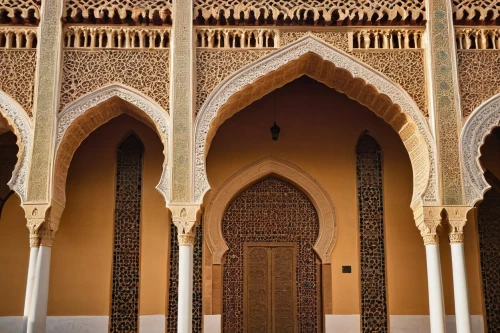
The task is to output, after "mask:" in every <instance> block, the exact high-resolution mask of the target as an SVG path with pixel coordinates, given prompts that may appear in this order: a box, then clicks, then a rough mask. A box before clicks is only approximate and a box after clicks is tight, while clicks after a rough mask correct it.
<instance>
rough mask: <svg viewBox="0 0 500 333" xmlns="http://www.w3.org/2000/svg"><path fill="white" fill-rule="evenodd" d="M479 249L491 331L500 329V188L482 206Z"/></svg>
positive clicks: (491, 191) (479, 224) (488, 323)
mask: <svg viewBox="0 0 500 333" xmlns="http://www.w3.org/2000/svg"><path fill="white" fill-rule="evenodd" d="M478 231H479V252H480V254H481V273H482V277H483V292H484V303H485V306H486V323H487V326H488V332H500V192H498V191H497V190H496V189H491V190H489V191H488V192H486V194H485V195H484V200H483V202H481V204H480V205H479V210H478Z"/></svg>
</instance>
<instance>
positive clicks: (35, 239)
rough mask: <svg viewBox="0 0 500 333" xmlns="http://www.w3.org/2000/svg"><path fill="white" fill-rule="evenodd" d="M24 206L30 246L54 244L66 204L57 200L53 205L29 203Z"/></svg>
mask: <svg viewBox="0 0 500 333" xmlns="http://www.w3.org/2000/svg"><path fill="white" fill-rule="evenodd" d="M23 208H24V211H25V215H26V220H27V224H26V226H27V227H28V230H29V233H30V247H39V246H52V244H53V242H54V237H55V234H56V232H57V229H58V228H59V222H60V220H61V215H62V212H63V210H64V206H63V205H61V204H59V203H55V202H53V203H52V205H49V204H32V203H27V204H24V205H23Z"/></svg>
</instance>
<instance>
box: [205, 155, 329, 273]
mask: <svg viewBox="0 0 500 333" xmlns="http://www.w3.org/2000/svg"><path fill="white" fill-rule="evenodd" d="M268 176H276V177H278V178H284V179H286V180H287V181H289V182H290V183H292V184H294V185H295V186H297V187H298V188H299V189H301V190H302V191H303V192H304V193H305V194H306V195H307V196H308V197H309V199H310V200H311V202H312V203H313V205H314V207H315V208H316V211H317V213H318V219H319V235H318V239H317V240H316V243H315V244H314V251H315V252H316V254H317V255H318V257H319V258H320V259H321V261H322V263H323V264H329V263H330V257H331V254H332V251H333V248H334V246H335V242H336V239H337V230H338V223H337V216H336V213H335V208H334V206H333V202H332V200H331V198H330V196H329V195H328V193H327V192H326V190H325V189H324V188H323V187H322V186H321V185H320V184H319V182H318V181H317V180H316V179H314V178H313V177H312V176H311V175H309V174H308V173H307V172H306V171H304V170H303V169H301V168H299V167H298V166H296V165H294V164H292V163H290V162H288V161H285V160H282V159H279V158H277V157H274V156H271V155H269V156H266V157H265V158H263V159H260V160H258V161H256V162H253V163H251V164H249V165H248V166H246V167H244V168H242V169H240V170H239V171H237V172H235V173H234V174H233V175H231V176H230V177H229V178H228V179H227V180H226V181H225V182H224V183H223V184H222V185H221V187H220V188H219V190H218V191H217V192H216V193H215V195H214V197H213V199H212V200H211V201H210V203H209V205H208V207H207V210H206V214H205V217H204V222H203V223H204V224H205V225H206V226H205V230H206V242H207V245H208V248H209V250H210V252H211V253H212V265H220V264H221V263H222V258H223V256H224V254H225V253H226V251H227V250H228V246H227V244H226V242H225V240H224V237H223V235H222V217H223V215H224V212H225V210H226V209H227V207H228V206H229V204H230V203H231V201H232V200H233V199H234V198H235V197H236V196H237V195H238V194H239V193H241V192H242V191H244V190H245V189H246V188H248V187H249V186H251V185H253V184H255V183H256V182H258V181H259V180H261V179H262V178H265V177H268Z"/></svg>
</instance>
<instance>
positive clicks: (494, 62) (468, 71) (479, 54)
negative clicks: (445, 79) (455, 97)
mask: <svg viewBox="0 0 500 333" xmlns="http://www.w3.org/2000/svg"><path fill="white" fill-rule="evenodd" d="M457 58H458V59H457V60H458V77H459V81H460V100H461V105H462V116H463V117H468V116H470V115H471V113H472V112H473V111H474V110H475V109H476V108H477V107H479V106H480V105H481V104H482V103H484V102H485V101H486V100H488V99H489V98H490V97H493V96H495V95H496V94H498V93H500V77H499V76H498V75H497V73H498V72H500V53H498V52H495V51H479V50H478V51H473V52H467V51H458V52H457Z"/></svg>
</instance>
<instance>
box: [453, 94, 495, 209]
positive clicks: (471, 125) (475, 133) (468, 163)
mask: <svg viewBox="0 0 500 333" xmlns="http://www.w3.org/2000/svg"><path fill="white" fill-rule="evenodd" d="M499 126H500V94H498V95H496V96H493V97H492V98H490V99H489V100H487V101H486V102H484V103H483V104H481V105H480V106H479V107H478V108H477V109H476V110H474V112H473V113H472V114H471V115H470V117H469V119H467V122H466V123H465V126H464V128H463V130H462V134H461V136H460V150H461V155H462V174H463V177H464V186H465V198H466V201H467V205H468V206H470V207H473V206H474V205H475V204H476V203H477V202H478V201H481V200H482V199H483V196H484V193H486V191H487V190H488V189H489V188H490V187H491V186H490V185H489V184H488V182H486V179H485V178H484V170H483V168H482V166H481V162H480V161H479V158H480V157H481V146H482V145H483V144H484V140H485V139H486V137H487V136H488V135H489V134H490V133H491V131H492V130H493V129H494V128H495V127H499Z"/></svg>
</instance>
